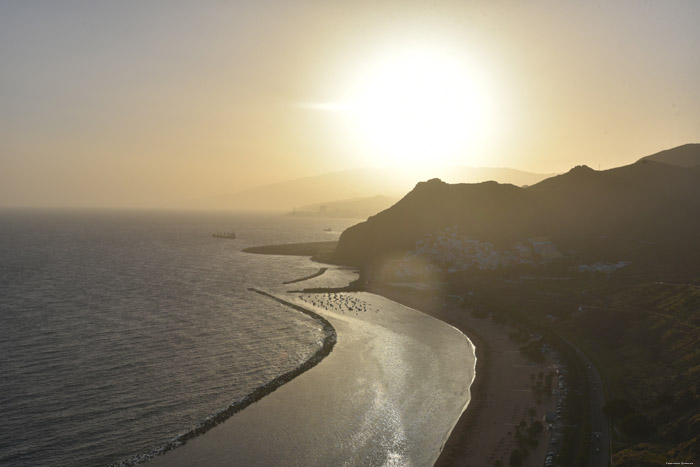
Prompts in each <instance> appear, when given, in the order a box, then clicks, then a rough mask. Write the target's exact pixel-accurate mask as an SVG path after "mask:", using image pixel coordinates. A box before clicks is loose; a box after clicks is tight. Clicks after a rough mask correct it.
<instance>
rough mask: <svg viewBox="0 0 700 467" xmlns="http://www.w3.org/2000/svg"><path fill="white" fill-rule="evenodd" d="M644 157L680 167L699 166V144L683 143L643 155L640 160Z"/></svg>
mask: <svg viewBox="0 0 700 467" xmlns="http://www.w3.org/2000/svg"><path fill="white" fill-rule="evenodd" d="M645 159H646V160H651V161H656V162H663V163H664V164H670V165H677V166H680V167H700V144H697V143H695V144H684V145H683V146H678V147H676V148H673V149H667V150H666V151H661V152H657V153H656V154H652V155H651V156H646V157H643V158H642V159H641V160H645Z"/></svg>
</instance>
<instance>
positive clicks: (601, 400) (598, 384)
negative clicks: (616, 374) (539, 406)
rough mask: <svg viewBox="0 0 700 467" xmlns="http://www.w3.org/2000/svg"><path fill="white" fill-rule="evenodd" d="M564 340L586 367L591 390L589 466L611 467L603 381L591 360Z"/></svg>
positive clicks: (608, 424) (568, 341)
mask: <svg viewBox="0 0 700 467" xmlns="http://www.w3.org/2000/svg"><path fill="white" fill-rule="evenodd" d="M564 340H565V341H566V342H567V343H568V344H569V345H570V346H571V347H572V348H573V349H574V350H576V353H577V354H578V356H579V357H580V358H581V361H582V362H583V363H584V365H585V366H586V376H587V377H588V381H589V386H590V389H591V453H590V456H589V462H588V465H589V466H590V467H608V466H609V465H610V423H609V421H608V417H607V416H606V415H605V414H604V413H603V410H602V409H603V406H604V405H605V393H604V391H603V380H602V379H601V377H600V373H598V370H597V369H596V367H595V365H594V364H593V362H592V361H591V359H590V358H588V357H587V356H586V354H584V353H583V352H582V351H581V350H580V349H579V348H578V347H577V346H576V345H574V344H573V343H572V342H571V341H570V340H568V339H564Z"/></svg>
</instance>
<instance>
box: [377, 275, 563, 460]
mask: <svg viewBox="0 0 700 467" xmlns="http://www.w3.org/2000/svg"><path fill="white" fill-rule="evenodd" d="M369 290H370V291H371V292H373V293H377V294H381V295H383V296H386V297H387V298H389V299H392V300H395V301H397V302H399V303H404V304H406V305H408V306H411V307H413V308H415V309H418V310H421V311H423V312H424V313H427V314H430V315H431V316H434V317H435V318H438V319H440V320H443V321H445V322H446V323H449V324H451V325H453V326H455V327H456V328H457V329H460V330H461V331H463V332H464V333H465V334H466V335H467V336H469V338H470V339H471V341H472V342H473V343H474V345H475V347H476V357H477V364H476V378H475V380H474V383H473V384H472V388H471V394H472V397H471V402H470V403H469V407H468V408H467V410H466V411H465V412H464V414H463V415H462V417H461V418H460V420H459V422H458V423H457V425H456V426H455V428H454V430H453V431H452V434H451V435H450V438H449V440H448V442H447V443H446V445H445V447H444V449H443V452H442V454H441V455H440V458H439V459H438V461H437V462H436V464H435V465H436V466H471V467H479V466H485V465H494V463H496V462H497V461H499V460H500V462H501V465H504V466H505V465H508V460H509V457H510V453H511V452H512V451H513V450H514V449H515V448H516V444H515V438H514V436H513V434H514V429H515V425H517V424H518V423H519V422H520V421H521V420H527V421H529V420H531V419H533V420H542V417H543V416H544V414H545V413H546V412H547V411H552V412H553V411H554V409H555V405H556V404H555V402H554V399H547V398H544V399H543V400H542V404H537V398H536V396H535V394H534V393H533V391H532V390H531V385H532V381H531V379H530V375H532V374H538V373H539V372H543V373H545V374H547V372H548V371H550V370H551V369H552V367H553V362H552V360H551V359H550V358H549V357H548V358H547V360H546V361H545V363H542V364H534V363H532V362H530V361H528V360H527V359H526V358H525V357H523V356H522V355H521V353H520V351H519V350H518V345H517V344H515V343H514V342H513V341H511V340H510V339H509V338H508V331H509V328H508V326H506V325H503V324H498V323H495V322H494V321H492V320H490V319H486V318H484V319H478V318H474V317H473V316H471V314H470V313H468V312H466V311H465V310H463V309H460V308H459V307H456V306H448V307H445V306H443V305H442V303H436V302H434V301H432V300H430V299H422V298H416V297H415V296H412V295H407V294H405V293H402V292H401V290H400V289H396V288H392V287H388V286H382V287H379V286H374V287H371V288H370V289H369ZM529 408H535V410H536V415H535V416H534V417H532V418H531V417H529V416H528V414H527V411H528V409H529ZM549 438H550V434H549V432H547V431H546V430H545V431H544V432H543V433H542V434H541V435H540V436H539V438H538V440H539V444H538V446H537V448H535V449H533V450H531V452H530V455H529V456H528V457H527V458H525V459H524V460H523V464H522V465H523V466H524V467H530V466H531V467H535V466H541V465H543V464H544V458H545V456H546V452H547V448H548V443H549Z"/></svg>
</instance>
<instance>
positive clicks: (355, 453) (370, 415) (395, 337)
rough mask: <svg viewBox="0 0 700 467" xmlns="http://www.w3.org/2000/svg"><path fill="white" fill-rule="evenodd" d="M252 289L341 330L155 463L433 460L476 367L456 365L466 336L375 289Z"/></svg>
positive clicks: (338, 276) (327, 279) (325, 280)
mask: <svg viewBox="0 0 700 467" xmlns="http://www.w3.org/2000/svg"><path fill="white" fill-rule="evenodd" d="M315 276H316V277H315V278H314V279H309V285H311V286H316V287H314V288H324V287H326V288H328V289H331V290H332V289H333V288H334V287H335V286H337V285H339V284H340V282H341V281H342V283H344V284H347V282H348V280H349V278H350V277H351V276H354V274H353V273H351V272H350V271H349V270H348V269H345V268H332V269H331V270H329V271H328V273H327V274H323V275H315ZM350 280H351V279H350ZM329 286H330V287H329ZM255 291H256V292H257V293H263V294H264V295H267V296H270V297H272V298H273V299H275V300H277V301H278V302H280V303H282V304H284V305H285V306H288V305H292V308H293V309H295V310H299V308H301V309H302V310H304V312H312V313H318V314H320V315H322V316H323V317H324V318H326V319H327V320H328V321H329V322H330V323H331V325H332V326H333V327H334V328H335V329H336V330H337V336H338V337H337V344H336V345H335V347H334V350H333V352H331V353H330V354H328V355H327V357H326V358H324V359H323V360H322V361H320V362H319V363H320V364H318V365H317V366H315V367H314V371H305V372H303V374H300V375H298V376H297V377H295V378H293V379H292V380H290V381H288V382H286V384H284V385H282V386H280V387H279V388H277V389H276V390H275V391H274V394H270V395H269V397H263V398H261V399H260V400H259V401H257V402H256V403H255V404H251V405H250V406H249V407H247V408H246V410H242V411H240V412H239V413H237V414H236V416H235V417H231V418H229V419H227V420H226V421H225V422H223V423H221V424H219V425H217V426H216V427H214V429H212V430H210V431H208V432H207V433H206V435H205V436H199V437H196V438H194V439H192V440H191V442H188V443H187V444H186V445H184V446H182V447H179V448H178V449H175V450H172V451H171V452H168V453H166V454H165V455H164V456H158V457H156V458H154V459H153V460H152V461H151V463H150V465H156V466H158V465H164V466H165V465H167V466H175V465H182V466H185V465H188V466H189V465H229V464H230V462H231V459H236V462H238V463H240V464H241V465H278V464H279V462H280V460H281V459H285V462H288V463H291V464H294V465H340V464H342V463H344V462H346V461H347V459H354V460H355V462H356V463H357V465H383V464H386V463H387V462H389V463H396V462H399V463H402V464H405V463H411V464H414V465H433V464H434V463H435V461H436V459H437V458H438V456H439V455H440V452H441V446H442V445H443V444H444V443H445V440H446V439H447V438H448V435H449V433H450V431H451V430H452V429H453V426H454V423H455V421H456V419H457V416H456V414H457V413H461V412H463V411H464V409H465V407H466V406H467V402H468V400H469V393H468V387H469V383H470V381H471V380H472V379H473V373H472V371H471V370H472V365H469V366H467V367H465V368H464V369H461V370H459V371H455V368H456V365H458V364H459V362H462V361H464V359H465V358H466V355H472V350H473V347H472V343H471V342H470V341H469V340H468V339H467V337H466V336H465V335H464V334H463V333H461V332H459V331H458V330H457V329H455V328H454V327H453V326H450V325H447V324H446V323H444V322H443V321H442V320H437V319H435V318H434V317H432V316H429V315H427V314H425V313H421V312H419V311H417V310H413V309H407V308H406V307H405V306H404V305H401V304H399V303H397V302H394V301H393V300H389V299H386V298H384V297H381V296H379V295H376V294H371V293H364V292H342V293H341V292H334V291H329V292H325V293H303V292H302V293H300V292H296V293H290V292H285V291H284V288H283V287H280V288H279V289H274V290H269V291H266V292H261V291H258V290H255ZM314 301H315V302H316V303H313V302H314ZM358 302H362V303H364V305H362V309H359V307H358ZM350 305H353V306H354V307H355V308H352V307H351V306H350ZM343 307H344V308H343ZM348 394H354V395H355V396H354V397H350V398H349V397H347V395H348ZM460 394H461V395H460ZM426 414H431V415H430V416H428V417H426ZM300 427H303V430H300V429H299V428H300ZM311 440H314V441H311ZM263 446H265V447H263ZM299 446H306V448H304V449H301V450H300V449H299ZM292 453H293V454H294V458H293V459H292V458H288V457H287V456H289V455H290V454H292ZM281 455H282V456H284V457H280V456H281Z"/></svg>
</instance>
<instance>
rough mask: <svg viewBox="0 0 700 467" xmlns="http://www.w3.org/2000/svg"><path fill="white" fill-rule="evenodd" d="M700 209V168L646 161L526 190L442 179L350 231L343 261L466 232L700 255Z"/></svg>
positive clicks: (584, 249) (498, 241) (342, 245)
mask: <svg viewBox="0 0 700 467" xmlns="http://www.w3.org/2000/svg"><path fill="white" fill-rule="evenodd" d="M698 213H700V171H698V170H694V169H693V168H686V167H679V166H674V165H669V164H666V163H663V162H657V161H653V160H649V159H646V158H645V159H642V160H640V161H638V162H636V163H634V164H631V165H628V166H624V167H619V168H615V169H610V170H605V171H595V170H593V169H591V168H589V167H586V166H579V167H575V168H574V169H572V170H570V171H569V172H568V173H566V174H563V175H559V176H555V177H551V178H548V179H546V180H543V181H541V182H539V183H537V184H534V185H532V186H530V187H526V188H520V187H516V186H514V185H508V184H498V183H496V182H484V183H478V184H454V185H450V184H447V183H445V182H443V181H441V180H439V179H432V180H429V181H427V182H421V183H418V184H417V185H416V187H415V188H414V189H413V190H412V191H411V192H410V193H408V194H407V195H406V196H405V197H404V198H403V199H401V200H400V201H399V202H398V203H396V204H395V205H394V206H392V207H391V208H390V209H387V210H386V211H383V212H381V213H379V214H377V215H376V216H373V217H371V218H369V219H368V220H367V221H366V222H363V223H360V224H358V225H355V226H353V227H351V228H349V229H347V230H346V231H345V232H344V233H343V234H342V236H341V238H340V241H339V244H338V248H337V250H336V257H337V260H338V261H341V262H349V263H354V264H359V265H368V264H369V263H372V262H375V261H376V260H377V259H378V258H384V257H387V256H391V255H393V254H396V253H399V254H402V253H403V252H406V251H409V250H413V249H414V248H415V246H416V242H418V241H420V240H422V239H424V238H425V237H426V235H429V234H432V233H435V232H438V231H441V230H443V229H445V228H456V229H457V231H458V232H459V234H460V235H461V236H466V237H469V238H472V239H474V240H477V241H481V242H490V243H492V244H495V245H501V246H507V245H512V244H514V243H516V242H518V241H523V240H526V239H528V238H533V237H546V238H549V239H551V241H552V242H553V243H555V244H556V245H557V246H558V247H559V249H560V250H562V251H563V252H564V253H565V255H566V252H572V251H576V252H578V253H579V254H588V255H589V256H590V255H599V256H601V255H606V254H608V253H609V254H610V255H611V256H610V257H611V258H614V257H618V258H619V257H620V255H621V253H623V254H622V256H626V257H632V256H635V255H637V256H635V257H638V255H641V254H643V253H649V254H656V255H657V256H659V259H660V260H664V259H669V258H670V257H668V255H667V257H666V258H664V257H663V255H662V254H661V252H662V251H663V252H666V253H668V252H669V251H670V250H669V248H670V249H672V250H673V251H676V252H677V251H679V250H682V249H683V248H686V249H688V254H690V255H693V254H695V253H694V252H695V251H698V247H700V216H698ZM600 239H606V240H605V242H601V240H600ZM601 243H605V247H604V248H603V247H601ZM651 245H653V246H654V247H653V248H652V247H651Z"/></svg>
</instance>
